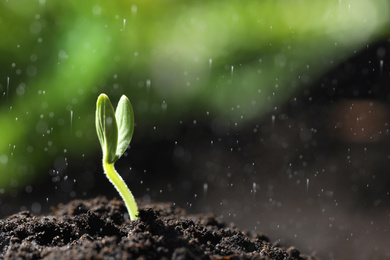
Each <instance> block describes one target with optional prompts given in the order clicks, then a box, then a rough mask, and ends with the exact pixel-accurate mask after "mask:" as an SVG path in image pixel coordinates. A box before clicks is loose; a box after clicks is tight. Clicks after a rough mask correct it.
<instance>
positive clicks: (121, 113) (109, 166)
mask: <svg viewBox="0 0 390 260" xmlns="http://www.w3.org/2000/svg"><path fill="white" fill-rule="evenodd" d="M95 121H96V132H97V136H98V138H99V142H100V145H101V147H102V151H103V170H104V172H105V173H106V176H107V178H108V179H109V180H110V181H111V183H112V184H113V185H114V186H115V188H116V189H117V191H118V192H119V194H120V196H121V197H122V199H123V200H124V202H125V205H126V208H127V211H128V212H129V216H130V219H131V220H136V219H137V216H138V207H137V203H136V202H135V199H134V196H133V194H132V193H131V191H130V190H129V188H128V187H127V185H126V183H125V182H124V181H123V179H122V177H121V176H120V175H119V174H118V172H117V171H116V170H115V167H114V163H115V162H116V161H117V160H118V159H119V158H120V157H121V156H122V155H123V153H124V152H125V151H126V149H127V147H128V146H129V144H130V141H131V138H132V136H133V132H134V113H133V107H132V106H131V103H130V101H129V99H128V98H127V97H126V96H125V95H123V96H122V97H121V98H120V100H119V103H118V106H117V108H116V111H115V113H114V108H113V107H112V104H111V102H110V99H109V98H108V96H107V95H106V94H100V96H99V97H98V99H97V102H96V119H95Z"/></svg>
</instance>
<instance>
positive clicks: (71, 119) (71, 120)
mask: <svg viewBox="0 0 390 260" xmlns="http://www.w3.org/2000/svg"><path fill="white" fill-rule="evenodd" d="M72 123H73V110H70V130H71V131H72Z"/></svg>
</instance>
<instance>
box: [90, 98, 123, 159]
mask: <svg viewBox="0 0 390 260" xmlns="http://www.w3.org/2000/svg"><path fill="white" fill-rule="evenodd" d="M95 122H96V132H97V135H98V137H99V141H100V145H101V147H102V151H103V158H104V159H105V160H107V162H108V163H113V162H115V161H116V160H117V159H118V158H116V150H117V143H118V128H117V123H116V119H115V114H114V108H113V107H112V104H111V102H110V99H109V98H108V96H107V95H105V94H101V95H100V96H99V98H98V100H97V102H96V121H95Z"/></svg>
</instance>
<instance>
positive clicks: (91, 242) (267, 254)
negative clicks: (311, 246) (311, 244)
mask: <svg viewBox="0 0 390 260" xmlns="http://www.w3.org/2000/svg"><path fill="white" fill-rule="evenodd" d="M139 206H140V212H139V219H138V220H136V221H132V222H131V221H129V219H128V218H127V214H125V213H126V208H125V206H124V204H123V202H122V201H121V200H117V199H113V200H107V199H106V198H105V197H97V198H94V199H90V200H74V201H71V202H70V203H69V204H66V205H63V204H60V205H59V206H58V207H57V208H53V209H52V211H53V212H52V214H50V215H46V216H35V215H33V214H32V213H30V212H29V211H22V212H19V213H17V214H15V215H12V216H10V217H8V218H6V219H2V220H0V258H1V259H280V260H281V259H291V260H292V259H318V258H317V257H315V256H314V255H311V256H305V255H303V254H301V253H300V252H299V251H298V250H297V249H296V248H295V247H292V246H291V247H288V248H287V249H286V248H283V247H281V246H279V245H277V244H274V243H271V242H270V240H269V239H268V238H267V237H266V236H265V235H263V234H251V233H250V232H244V231H241V230H239V229H237V228H236V227H234V226H233V225H232V224H226V223H223V222H222V221H221V220H220V219H218V217H216V216H214V215H212V214H202V215H199V214H198V215H188V214H187V213H186V212H185V211H184V210H183V209H181V208H179V207H176V206H175V205H174V204H173V203H150V204H143V203H142V202H141V203H139Z"/></svg>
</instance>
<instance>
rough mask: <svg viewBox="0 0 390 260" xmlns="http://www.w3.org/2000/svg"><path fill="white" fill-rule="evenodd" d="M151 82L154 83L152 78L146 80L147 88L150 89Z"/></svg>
mask: <svg viewBox="0 0 390 260" xmlns="http://www.w3.org/2000/svg"><path fill="white" fill-rule="evenodd" d="M150 84H152V81H151V80H150V79H147V80H146V88H147V89H149V88H150Z"/></svg>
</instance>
